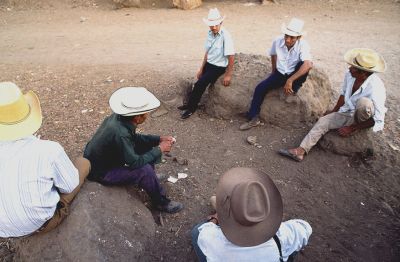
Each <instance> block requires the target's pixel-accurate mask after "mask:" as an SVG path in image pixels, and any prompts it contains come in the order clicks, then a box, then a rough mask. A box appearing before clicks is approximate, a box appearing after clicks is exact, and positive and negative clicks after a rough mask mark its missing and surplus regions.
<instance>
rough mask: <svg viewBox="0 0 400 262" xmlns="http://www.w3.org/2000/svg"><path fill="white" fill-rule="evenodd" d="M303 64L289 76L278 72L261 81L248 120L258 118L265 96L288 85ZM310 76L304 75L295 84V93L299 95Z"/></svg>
mask: <svg viewBox="0 0 400 262" xmlns="http://www.w3.org/2000/svg"><path fill="white" fill-rule="evenodd" d="M302 64H303V62H302V61H301V62H299V63H298V64H297V65H296V68H295V70H294V71H293V72H292V73H291V74H289V75H287V74H285V75H283V74H281V73H280V72H279V71H278V70H276V71H275V72H274V73H272V74H271V75H269V76H268V77H267V79H265V80H263V81H261V82H260V83H259V84H258V85H257V86H256V89H255V90H254V94H253V99H252V100H251V106H250V109H249V111H248V112H247V119H248V120H251V119H253V118H254V117H255V116H257V115H258V114H259V113H260V109H261V105H262V103H263V101H264V98H265V95H266V94H267V93H268V92H269V91H270V90H272V89H276V88H279V87H281V86H284V85H285V84H286V81H287V80H288V79H289V77H291V76H292V75H293V74H295V73H296V72H297V71H298V70H299V68H300V67H301V65H302ZM307 76H308V73H306V74H305V75H302V76H301V77H299V78H298V79H296V81H294V82H293V91H294V92H295V93H297V91H299V89H300V87H301V86H302V85H303V83H304V82H305V81H306V79H307Z"/></svg>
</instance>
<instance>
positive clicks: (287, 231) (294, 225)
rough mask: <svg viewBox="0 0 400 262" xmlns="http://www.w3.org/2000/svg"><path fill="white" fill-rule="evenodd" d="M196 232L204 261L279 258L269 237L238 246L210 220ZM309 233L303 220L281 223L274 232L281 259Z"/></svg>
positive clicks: (274, 261)
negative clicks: (248, 245) (247, 245)
mask: <svg viewBox="0 0 400 262" xmlns="http://www.w3.org/2000/svg"><path fill="white" fill-rule="evenodd" d="M199 232H200V234H199V238H198V240H197V244H198V245H199V247H200V249H201V251H202V252H203V253H204V255H205V256H206V257H207V261H208V262H210V261H211V262H223V261H229V262H236V261H237V262H253V261H254V262H258V261H263V262H279V249H278V246H277V245H276V243H275V241H274V240H273V239H272V238H271V239H270V240H268V241H267V242H265V243H262V244H260V245H258V246H253V247H240V246H236V245H235V244H232V243H231V242H230V241H229V240H228V239H226V237H225V235H224V233H223V232H222V230H221V228H220V227H219V226H217V225H216V224H214V223H212V222H208V223H205V224H203V225H201V226H200V227H199ZM311 233H312V228H311V226H310V224H309V223H307V222H306V221H304V220H301V219H292V220H289V221H286V222H283V223H281V226H280V227H279V230H278V232H277V233H276V235H277V236H278V238H279V241H280V243H281V247H282V257H283V260H284V261H287V259H288V257H289V256H290V255H291V254H292V253H293V252H294V251H299V250H300V249H302V248H303V247H304V246H306V245H307V243H308V239H309V238H310V235H311ZM244 237H245V236H244Z"/></svg>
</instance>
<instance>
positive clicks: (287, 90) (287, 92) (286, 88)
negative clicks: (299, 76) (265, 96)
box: [283, 79, 294, 96]
mask: <svg viewBox="0 0 400 262" xmlns="http://www.w3.org/2000/svg"><path fill="white" fill-rule="evenodd" d="M292 85H293V83H292V81H290V80H289V79H288V80H287V81H286V84H285V86H284V87H283V90H284V91H285V95H287V96H288V95H292V94H293V93H294V92H293V88H292Z"/></svg>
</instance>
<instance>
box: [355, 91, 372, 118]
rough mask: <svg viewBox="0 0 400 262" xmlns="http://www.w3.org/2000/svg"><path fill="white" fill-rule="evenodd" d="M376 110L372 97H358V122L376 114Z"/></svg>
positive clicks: (356, 114)
mask: <svg viewBox="0 0 400 262" xmlns="http://www.w3.org/2000/svg"><path fill="white" fill-rule="evenodd" d="M374 112H375V108H374V104H373V103H372V100H371V99H369V98H367V97H361V98H360V99H358V101H357V105H356V113H355V116H356V119H357V121H358V122H364V121H367V120H368V119H370V118H371V117H372V116H373V115H374Z"/></svg>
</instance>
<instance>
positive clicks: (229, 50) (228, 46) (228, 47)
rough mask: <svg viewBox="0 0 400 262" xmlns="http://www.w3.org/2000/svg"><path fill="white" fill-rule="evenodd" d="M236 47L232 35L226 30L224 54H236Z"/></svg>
mask: <svg viewBox="0 0 400 262" xmlns="http://www.w3.org/2000/svg"><path fill="white" fill-rule="evenodd" d="M234 54H235V48H234V47H233V40H232V36H231V34H230V33H229V32H228V31H224V56H228V55H234Z"/></svg>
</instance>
